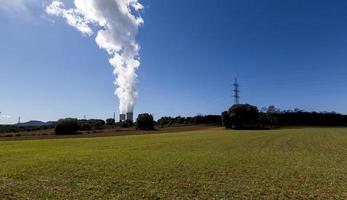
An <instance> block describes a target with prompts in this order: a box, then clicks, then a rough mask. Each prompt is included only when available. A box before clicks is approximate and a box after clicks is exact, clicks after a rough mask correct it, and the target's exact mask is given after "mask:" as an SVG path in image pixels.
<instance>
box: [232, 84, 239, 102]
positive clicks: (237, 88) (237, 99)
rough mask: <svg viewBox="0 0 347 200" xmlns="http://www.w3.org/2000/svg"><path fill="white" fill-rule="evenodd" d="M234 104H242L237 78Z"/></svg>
mask: <svg viewBox="0 0 347 200" xmlns="http://www.w3.org/2000/svg"><path fill="white" fill-rule="evenodd" d="M233 85H234V90H233V91H234V103H235V104H239V103H240V89H239V88H240V85H239V84H238V82H237V78H235V82H234V84H233Z"/></svg>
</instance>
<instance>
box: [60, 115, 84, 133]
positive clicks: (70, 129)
mask: <svg viewBox="0 0 347 200" xmlns="http://www.w3.org/2000/svg"><path fill="white" fill-rule="evenodd" d="M78 129H79V123H78V120H77V119H71V118H69V119H61V120H59V121H58V123H57V124H56V126H55V134H56V135H75V134H77V131H78Z"/></svg>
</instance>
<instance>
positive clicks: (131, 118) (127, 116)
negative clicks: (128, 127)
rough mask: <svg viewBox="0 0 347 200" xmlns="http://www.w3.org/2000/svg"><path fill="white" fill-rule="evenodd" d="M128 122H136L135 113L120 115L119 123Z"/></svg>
mask: <svg viewBox="0 0 347 200" xmlns="http://www.w3.org/2000/svg"><path fill="white" fill-rule="evenodd" d="M126 120H129V121H132V122H133V121H134V113H133V112H128V113H127V114H120V115H119V121H120V122H124V121H126Z"/></svg>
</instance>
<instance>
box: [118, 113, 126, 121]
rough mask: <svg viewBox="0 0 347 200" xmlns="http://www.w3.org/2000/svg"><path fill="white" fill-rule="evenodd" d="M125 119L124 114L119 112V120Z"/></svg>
mask: <svg viewBox="0 0 347 200" xmlns="http://www.w3.org/2000/svg"><path fill="white" fill-rule="evenodd" d="M124 121H125V114H120V115H119V122H124Z"/></svg>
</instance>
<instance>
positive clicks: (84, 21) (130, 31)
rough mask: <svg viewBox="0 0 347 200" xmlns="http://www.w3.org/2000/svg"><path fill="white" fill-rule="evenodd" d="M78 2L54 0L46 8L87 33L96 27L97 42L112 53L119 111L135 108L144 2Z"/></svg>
mask: <svg viewBox="0 0 347 200" xmlns="http://www.w3.org/2000/svg"><path fill="white" fill-rule="evenodd" d="M74 6H75V7H74V8H69V9H67V8H65V6H64V3H63V2H62V1H61V0H54V1H53V2H52V3H51V4H50V5H48V6H47V7H46V12H47V13H48V14H50V15H55V16H59V17H62V18H64V19H65V20H66V22H67V23H68V24H69V25H71V26H73V27H75V28H76V29H77V30H79V31H80V32H82V33H83V34H84V35H88V36H92V35H94V30H95V29H96V38H95V41H96V43H97V44H98V46H99V47H100V48H102V49H105V50H106V51H107V52H108V54H109V55H110V56H111V58H110V59H109V62H110V64H111V65H112V66H113V67H114V71H113V73H114V74H115V76H116V81H115V85H116V87H117V89H116V91H115V94H116V95H117V96H118V98H119V102H120V105H119V111H120V113H123V114H125V113H127V112H133V110H134V105H135V100H136V97H137V91H136V87H135V82H136V79H137V74H136V71H137V69H138V67H139V66H140V62H139V56H138V52H139V49H140V47H139V45H138V44H137V42H136V40H135V36H136V33H137V31H138V28H139V26H140V25H141V24H143V19H142V18H141V16H140V15H139V11H140V10H141V9H143V6H142V5H141V4H140V3H139V2H138V0H87V1H86V0H75V1H74ZM93 29H94V30H93Z"/></svg>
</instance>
